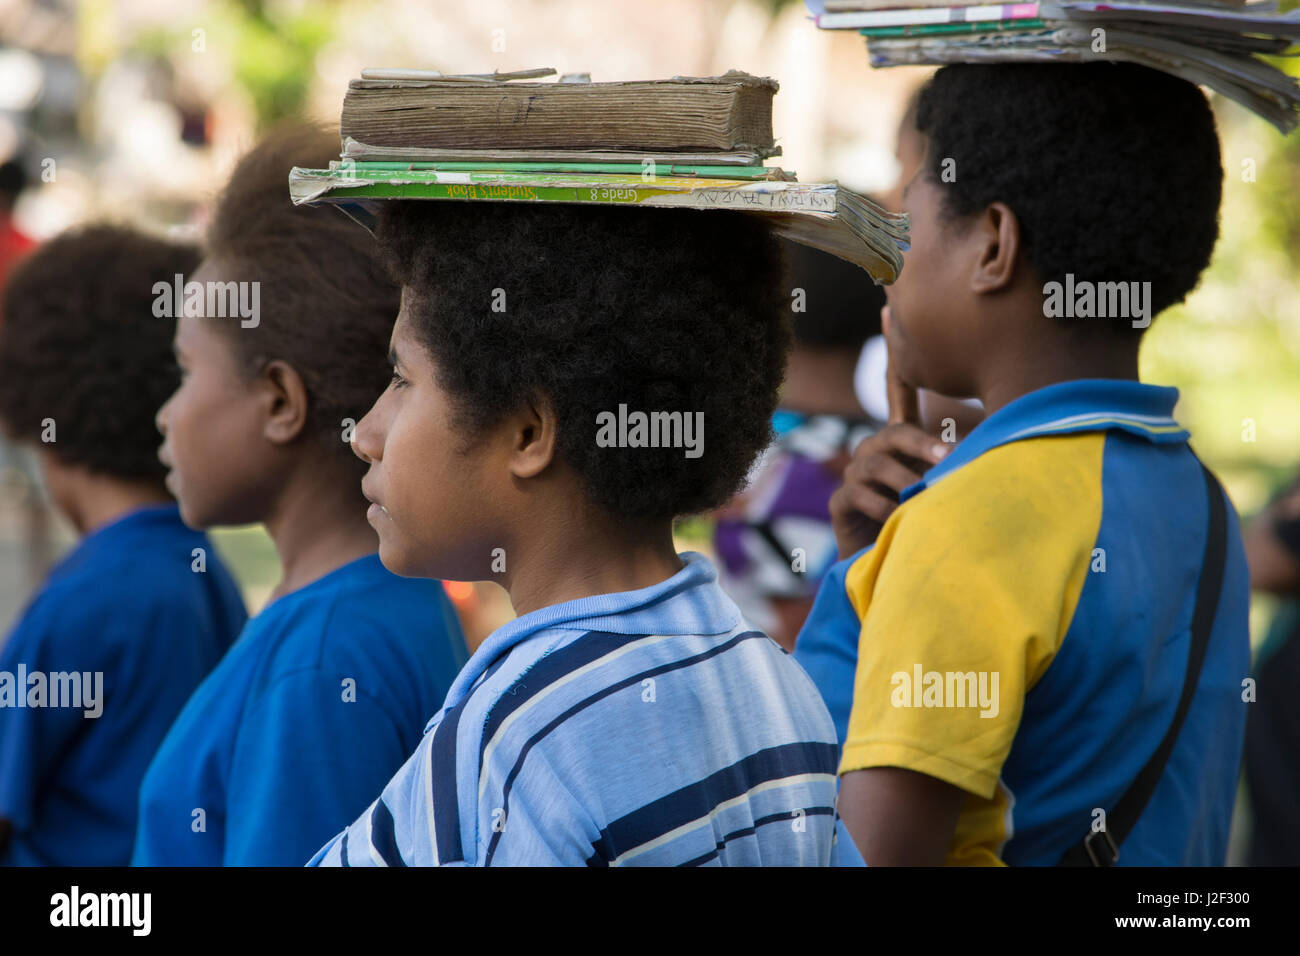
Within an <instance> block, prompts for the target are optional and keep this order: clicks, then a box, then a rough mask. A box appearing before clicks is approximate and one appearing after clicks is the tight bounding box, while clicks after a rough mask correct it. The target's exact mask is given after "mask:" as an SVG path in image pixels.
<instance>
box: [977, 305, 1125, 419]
mask: <svg viewBox="0 0 1300 956" xmlns="http://www.w3.org/2000/svg"><path fill="white" fill-rule="evenodd" d="M1036 319H1037V321H1039V322H1042V321H1044V320H1043V317H1042V316H1041V315H1039V316H1037V317H1036ZM1084 321H1086V320H1084ZM986 358H987V361H985V362H984V363H982V367H981V369H980V374H979V379H978V381H977V382H976V392H975V394H976V397H977V398H979V400H980V402H981V403H982V404H983V405H984V414H985V416H986V417H987V416H988V415H992V414H993V413H994V412H996V411H997V410H998V409H1000V408H1002V407H1003V406H1005V405H1008V404H1010V403H1011V402H1013V401H1015V400H1016V399H1017V398H1020V397H1021V396H1022V395H1027V394H1029V393H1030V392H1033V391H1037V390H1038V389H1040V388H1046V387H1047V386H1048V385H1055V384H1057V383H1058V382H1068V381H1073V380H1076V379H1085V378H1113V379H1127V380H1130V381H1137V380H1138V340H1137V339H1117V338H1112V337H1110V336H1109V335H1098V334H1092V335H1087V336H1079V335H1060V334H1059V333H1056V331H1055V330H1052V331H1051V332H1049V334H1046V335H1043V336H1039V337H1037V338H1036V339H1033V340H1030V339H1028V338H1024V339H1020V340H1018V341H1015V342H1013V343H1010V344H1008V343H1004V347H1003V348H1002V349H1000V350H999V351H997V352H996V353H993V354H987V355H986Z"/></svg>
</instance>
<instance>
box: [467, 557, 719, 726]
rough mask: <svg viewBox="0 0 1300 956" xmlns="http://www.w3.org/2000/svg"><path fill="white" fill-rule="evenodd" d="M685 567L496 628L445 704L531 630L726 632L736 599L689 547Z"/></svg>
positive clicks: (472, 682) (638, 632)
mask: <svg viewBox="0 0 1300 956" xmlns="http://www.w3.org/2000/svg"><path fill="white" fill-rule="evenodd" d="M680 557H681V559H682V560H683V561H684V562H686V566H685V567H684V568H682V569H681V570H680V571H678V572H677V573H676V574H674V575H673V576H672V577H670V578H668V579H667V580H665V581H661V582H659V583H658V584H655V585H651V586H650V587H648V588H641V589H639V590H636V591H619V592H616V593H614V594H596V595H593V596H591V597H585V598H578V599H576V600H573V601H565V602H563V603H562V604H553V605H551V606H550V607H544V608H540V609H538V610H536V611H532V612H531V613H529V614H525V615H523V616H522V617H517V618H515V619H514V620H513V621H510V622H509V623H507V624H505V625H503V626H502V627H499V628H497V629H496V630H495V631H493V632H492V633H491V634H490V635H489V636H488V638H487V639H486V640H485V641H484V642H483V643H482V645H480V646H479V648H478V649H477V650H475V651H474V654H473V656H472V657H471V658H470V659H469V662H468V663H467V664H466V665H465V666H464V667H463V668H462V669H461V672H460V673H459V674H458V675H457V676H456V680H455V682H454V683H453V684H452V686H451V690H449V691H448V692H447V701H446V704H445V706H447V707H450V706H453V705H454V704H455V703H456V702H457V701H459V700H460V699H461V698H462V697H464V696H465V695H466V694H468V693H469V691H470V690H471V689H472V688H473V686H474V684H475V682H476V681H477V680H478V679H479V677H480V676H481V675H482V674H484V673H485V672H486V671H487V669H488V668H489V667H490V666H491V664H492V663H493V662H494V661H496V660H499V659H501V658H502V657H503V656H504V655H505V654H506V653H508V652H509V651H510V650H512V649H513V648H514V647H516V646H517V645H519V644H521V643H522V642H523V641H525V640H527V639H528V638H529V637H531V636H532V635H533V634H536V633H537V632H539V631H543V630H546V629H548V628H562V629H566V630H581V631H604V632H607V633H614V634H726V633H728V632H730V631H731V630H732V629H734V628H735V627H736V625H738V624H739V623H740V622H741V620H742V617H741V613H740V609H739V608H738V607H736V604H735V602H733V601H732V600H731V598H729V597H727V595H726V594H725V593H724V592H723V590H722V589H721V588H720V587H717V586H716V584H717V580H718V572H717V569H715V568H714V567H713V564H712V563H711V562H710V561H709V559H708V558H706V557H704V555H702V554H698V553H696V552H694V551H686V552H683V553H682V554H681V555H680Z"/></svg>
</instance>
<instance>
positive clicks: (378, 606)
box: [241, 555, 464, 683]
mask: <svg viewBox="0 0 1300 956" xmlns="http://www.w3.org/2000/svg"><path fill="white" fill-rule="evenodd" d="M245 640H246V641H248V642H249V643H250V644H253V645H257V646H259V647H260V648H261V651H262V654H263V655H264V657H265V663H264V664H263V666H262V668H261V669H262V673H263V679H264V680H265V681H266V682H267V683H270V682H274V681H276V680H277V679H280V678H282V677H285V676H287V675H288V674H290V673H293V672H297V671H304V670H314V671H319V672H324V671H329V672H331V673H332V672H335V671H337V672H340V673H343V672H346V673H348V674H350V675H353V676H355V677H356V679H357V680H358V681H360V680H361V679H362V677H363V675H375V674H381V675H386V676H387V677H388V678H398V677H400V676H401V675H410V674H411V672H412V671H416V672H419V673H423V672H425V671H426V670H427V669H428V666H429V663H430V659H431V658H437V659H438V661H439V662H441V660H442V658H443V657H449V658H450V657H453V656H454V650H453V648H454V647H455V644H456V642H457V641H459V642H460V643H461V646H462V648H463V641H464V639H463V637H461V635H460V628H459V624H458V622H457V621H456V616H455V612H454V610H452V609H451V608H450V605H449V603H448V601H447V598H446V595H445V593H444V592H443V589H442V586H441V584H440V583H439V582H437V581H430V580H426V579H422V578H403V577H399V576H398V575H395V574H392V573H391V572H389V571H387V570H386V569H384V567H383V565H382V564H380V563H379V559H378V557H376V556H374V555H371V556H370V557H367V558H362V559H360V560H359V561H355V562H352V563H351V564H350V565H345V566H344V567H342V568H339V569H337V570H336V571H334V572H331V574H329V575H326V576H325V577H324V578H322V579H320V580H317V581H315V582H312V583H311V584H308V585H307V586H305V587H303V588H300V589H299V590H298V591H294V592H292V593H290V594H286V595H284V596H283V597H281V598H279V599H277V600H275V601H273V602H271V603H270V604H269V605H267V607H266V608H265V609H264V610H263V611H262V612H261V613H260V614H258V615H257V616H256V617H254V618H253V619H251V620H250V621H249V623H248V629H247V630H246V632H245V634H244V635H243V637H242V638H241V641H245Z"/></svg>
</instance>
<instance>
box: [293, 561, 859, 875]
mask: <svg viewBox="0 0 1300 956" xmlns="http://www.w3.org/2000/svg"><path fill="white" fill-rule="evenodd" d="M682 558H683V560H684V562H685V567H683V568H682V569H681V570H680V571H679V572H677V574H675V575H673V576H672V577H671V578H669V579H668V580H666V581H662V582H660V583H659V584H656V585H654V586H652V587H648V588H642V589H640V590H636V591H623V592H619V593H616V594H599V595H595V596H592V597H584V598H578V599H576V600H573V601H566V602H564V603H562V604H555V605H552V606H550V607H545V608H541V609H540V610H537V611H533V612H532V613H530V614H525V615H523V616H522V617H519V618H516V619H515V620H513V621H511V622H510V623H508V624H506V625H505V626H504V627H501V628H499V629H498V630H497V631H495V632H494V633H493V634H492V635H491V636H490V637H488V639H487V640H486V641H484V642H483V644H482V645H480V647H479V648H478V650H476V651H475V652H474V657H473V658H472V659H471V661H470V662H469V664H468V665H467V666H466V667H465V669H464V670H463V671H461V673H460V676H459V677H457V679H456V682H455V684H454V685H453V687H452V689H451V691H450V692H449V693H448V695H447V700H446V703H445V704H444V706H443V710H442V712H441V713H439V714H437V715H436V716H435V717H434V719H433V720H431V721H430V722H429V727H428V728H427V730H426V732H425V736H424V739H423V740H422V741H420V743H419V748H418V749H416V751H415V753H414V754H413V755H412V756H411V759H410V760H408V761H407V762H406V765H405V766H403V767H402V768H401V770H400V771H399V772H398V773H397V774H396V775H395V776H394V777H393V779H392V780H391V781H390V782H389V783H388V786H387V787H382V790H383V792H382V794H380V795H379V798H378V799H377V800H374V801H373V803H371V804H370V806H369V808H368V809H366V811H365V813H363V814H359V815H358V819H357V820H356V821H355V822H354V823H352V825H351V826H349V827H348V828H347V829H346V830H344V831H343V832H342V833H340V834H339V835H338V836H337V837H336V838H335V839H334V840H332V841H330V843H329V845H328V846H326V847H324V848H322V849H321V851H320V852H319V853H318V854H317V855H316V857H315V858H314V859H313V860H312V863H313V864H321V865H327V866H363V865H364V866H371V865H381V866H429V865H453V866H466V865H468V866H582V865H584V864H585V865H587V866H757V865H765V866H825V865H827V864H828V863H829V861H830V857H831V848H832V847H831V845H832V841H833V833H834V817H835V760H836V756H837V750H838V748H837V746H836V742H835V729H834V727H833V725H832V724H831V720H830V715H828V714H827V713H826V707H825V705H824V704H823V703H822V702H821V699H820V697H818V694H817V689H816V688H815V687H814V686H813V683H812V681H810V680H809V679H808V675H807V674H805V673H804V672H803V670H802V669H800V667H799V666H798V665H797V664H796V663H795V662H794V661H793V660H792V659H791V658H790V656H789V655H788V654H787V653H786V652H785V651H784V650H782V649H781V647H780V646H779V645H778V644H777V643H776V642H775V641H773V640H772V639H771V638H770V637H768V636H767V635H766V634H763V633H762V632H761V631H756V630H754V629H753V628H752V627H750V626H749V624H748V623H747V622H746V621H745V620H744V619H743V617H742V616H741V613H740V611H739V609H738V608H737V607H736V605H735V604H734V603H733V602H732V601H731V599H730V598H728V597H727V595H726V594H724V593H723V591H722V589H721V588H719V587H718V584H717V572H716V571H715V570H714V568H713V565H712V564H710V563H709V561H708V560H707V559H705V558H704V557H703V556H702V555H698V554H694V553H689V552H688V553H686V554H684V555H682ZM378 789H379V788H377V790H376V792H378Z"/></svg>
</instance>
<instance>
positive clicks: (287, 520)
mask: <svg viewBox="0 0 1300 956" xmlns="http://www.w3.org/2000/svg"><path fill="white" fill-rule="evenodd" d="M349 464H350V462H346V461H341V462H334V461H324V462H322V461H320V460H313V461H310V462H307V461H305V462H303V464H302V466H301V467H299V468H298V469H297V470H296V471H295V472H294V473H293V474H292V475H291V477H290V478H289V480H288V481H286V482H285V483H284V484H283V485H282V486H281V487H280V489H279V491H278V495H277V498H276V501H275V503H274V505H273V507H272V510H271V513H270V514H269V515H268V516H267V517H266V519H265V522H264V523H265V525H266V530H267V533H268V534H269V535H270V537H271V541H272V542H273V543H274V544H275V550H276V551H277V552H278V553H279V555H280V566H281V569H282V572H281V573H282V576H281V579H280V583H279V584H277V585H276V586H275V590H273V591H272V592H271V596H270V598H269V600H271V601H274V600H275V599H276V598H279V597H283V596H284V595H286V594H290V593H292V592H293V591H297V590H298V589H299V588H302V587H305V586H306V585H308V584H310V583H311V582H313V581H315V580H317V579H319V578H322V577H324V576H325V575H327V574H329V573H330V572H331V571H336V570H338V569H339V568H341V567H343V565H345V564H349V563H351V562H352V561H355V560H357V559H358V558H363V557H365V556H366V555H368V554H374V553H375V551H376V550H377V549H378V547H379V538H378V537H377V536H376V534H375V530H374V528H372V527H371V526H370V523H369V522H368V521H367V520H366V502H365V498H363V497H362V495H361V481H360V478H359V477H358V478H357V480H356V481H355V482H353V481H349V480H348V479H349V478H351V477H352V476H353V472H352V471H351V470H349V469H348V468H347V465H349Z"/></svg>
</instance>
